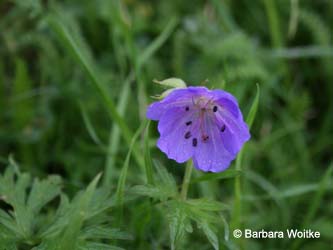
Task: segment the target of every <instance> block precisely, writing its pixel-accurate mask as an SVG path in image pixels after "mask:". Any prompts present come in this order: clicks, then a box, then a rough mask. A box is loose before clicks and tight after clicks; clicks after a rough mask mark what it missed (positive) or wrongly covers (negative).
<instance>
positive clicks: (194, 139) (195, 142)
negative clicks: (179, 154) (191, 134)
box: [192, 138, 198, 147]
mask: <svg viewBox="0 0 333 250" xmlns="http://www.w3.org/2000/svg"><path fill="white" fill-rule="evenodd" d="M197 145H198V139H197V138H193V140H192V146H193V147H196V146H197Z"/></svg>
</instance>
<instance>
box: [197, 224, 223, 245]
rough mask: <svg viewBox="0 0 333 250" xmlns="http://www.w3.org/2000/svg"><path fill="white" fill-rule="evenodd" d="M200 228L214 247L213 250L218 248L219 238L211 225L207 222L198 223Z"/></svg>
mask: <svg viewBox="0 0 333 250" xmlns="http://www.w3.org/2000/svg"><path fill="white" fill-rule="evenodd" d="M200 228H201V229H202V230H203V232H204V234H205V235H206V236H207V239H208V240H209V242H210V244H212V246H213V247H214V249H215V250H219V240H218V238H217V235H216V233H215V232H214V231H213V229H212V228H211V225H209V224H208V223H202V224H200Z"/></svg>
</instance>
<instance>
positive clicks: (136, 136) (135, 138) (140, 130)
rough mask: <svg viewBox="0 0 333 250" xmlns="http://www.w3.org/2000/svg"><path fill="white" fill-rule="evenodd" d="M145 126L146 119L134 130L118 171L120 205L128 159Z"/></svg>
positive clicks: (118, 200) (117, 192)
mask: <svg viewBox="0 0 333 250" xmlns="http://www.w3.org/2000/svg"><path fill="white" fill-rule="evenodd" d="M145 126H146V121H145V122H143V123H141V126H140V127H139V128H138V129H137V131H136V132H135V134H134V136H133V138H132V141H131V145H130V148H129V150H128V153H127V156H126V159H125V162H124V165H123V168H122V169H121V172H120V176H119V180H118V185H117V191H116V199H117V203H118V205H120V206H121V205H122V204H123V201H124V192H125V184H126V178H127V171H128V167H129V161H130V157H131V154H132V150H133V148H134V145H135V142H136V140H137V139H138V137H139V135H140V134H141V132H142V130H143V129H144V128H145Z"/></svg>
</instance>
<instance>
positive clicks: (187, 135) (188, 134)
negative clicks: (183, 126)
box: [184, 131, 192, 139]
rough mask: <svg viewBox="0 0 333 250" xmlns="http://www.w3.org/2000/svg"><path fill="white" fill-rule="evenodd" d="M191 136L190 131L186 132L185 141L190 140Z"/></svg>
mask: <svg viewBox="0 0 333 250" xmlns="http://www.w3.org/2000/svg"><path fill="white" fill-rule="evenodd" d="M191 136H192V135H191V131H187V132H186V133H185V136H184V137H185V139H188V138H190V137H191Z"/></svg>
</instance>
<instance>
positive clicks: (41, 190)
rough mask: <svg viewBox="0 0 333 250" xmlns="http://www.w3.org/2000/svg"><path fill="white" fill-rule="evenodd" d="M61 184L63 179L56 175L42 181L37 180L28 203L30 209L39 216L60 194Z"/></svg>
mask: <svg viewBox="0 0 333 250" xmlns="http://www.w3.org/2000/svg"><path fill="white" fill-rule="evenodd" d="M61 183H62V182H61V178H60V177H59V176H55V175H54V176H49V177H48V179H46V180H42V181H39V180H38V179H35V180H34V182H33V185H32V188H31V191H30V195H29V198H28V201H27V207H28V209H30V210H31V212H32V213H33V214H34V215H37V214H38V213H39V211H40V209H41V208H42V207H43V206H44V205H45V204H47V203H48V202H50V201H51V200H53V199H54V198H55V197H56V196H58V195H59V194H60V191H61Z"/></svg>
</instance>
